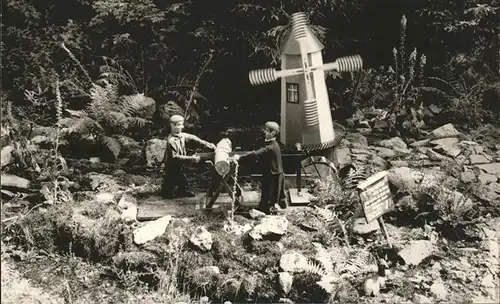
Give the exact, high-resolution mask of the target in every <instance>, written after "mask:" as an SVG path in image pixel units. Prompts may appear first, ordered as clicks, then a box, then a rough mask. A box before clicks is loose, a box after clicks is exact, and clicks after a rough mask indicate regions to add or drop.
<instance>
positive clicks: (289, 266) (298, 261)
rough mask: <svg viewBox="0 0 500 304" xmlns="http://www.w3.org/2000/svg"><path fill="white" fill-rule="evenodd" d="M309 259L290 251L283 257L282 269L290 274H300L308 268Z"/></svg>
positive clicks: (281, 260)
mask: <svg viewBox="0 0 500 304" xmlns="http://www.w3.org/2000/svg"><path fill="white" fill-rule="evenodd" d="M307 262H308V260H307V258H306V257H305V256H304V255H303V254H302V253H300V252H298V251H295V250H290V251H287V252H285V253H284V254H282V255H281V258H280V268H281V269H282V270H283V271H285V272H289V273H294V272H300V271H302V270H303V269H306V267H307Z"/></svg>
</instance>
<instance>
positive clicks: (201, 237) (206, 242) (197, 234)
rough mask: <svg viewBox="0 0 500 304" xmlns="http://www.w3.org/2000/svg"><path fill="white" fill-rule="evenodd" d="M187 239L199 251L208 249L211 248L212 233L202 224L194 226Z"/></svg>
mask: <svg viewBox="0 0 500 304" xmlns="http://www.w3.org/2000/svg"><path fill="white" fill-rule="evenodd" d="M189 241H190V242H191V244H193V245H194V246H196V247H197V248H198V249H200V250H201V251H209V250H210V249H212V244H213V239H212V234H211V233H210V232H209V231H208V230H207V229H206V228H205V227H203V226H199V227H197V228H196V230H195V231H194V232H193V234H192V235H191V237H190V238H189Z"/></svg>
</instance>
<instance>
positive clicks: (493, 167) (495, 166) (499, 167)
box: [476, 163, 500, 175]
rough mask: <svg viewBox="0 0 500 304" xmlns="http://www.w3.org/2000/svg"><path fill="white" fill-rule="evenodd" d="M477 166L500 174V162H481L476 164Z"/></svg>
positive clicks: (488, 171) (487, 171)
mask: <svg viewBox="0 0 500 304" xmlns="http://www.w3.org/2000/svg"><path fill="white" fill-rule="evenodd" d="M476 167H478V168H479V169H481V170H484V171H486V173H490V174H495V175H498V174H500V163H490V164H480V165H476Z"/></svg>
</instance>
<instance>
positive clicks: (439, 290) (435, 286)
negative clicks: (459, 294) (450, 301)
mask: <svg viewBox="0 0 500 304" xmlns="http://www.w3.org/2000/svg"><path fill="white" fill-rule="evenodd" d="M429 292H430V294H431V295H432V296H434V297H435V298H436V299H440V300H444V299H446V297H447V296H448V291H447V290H446V286H445V285H444V283H443V281H442V280H437V281H435V282H434V283H432V285H431V286H430V288H429Z"/></svg>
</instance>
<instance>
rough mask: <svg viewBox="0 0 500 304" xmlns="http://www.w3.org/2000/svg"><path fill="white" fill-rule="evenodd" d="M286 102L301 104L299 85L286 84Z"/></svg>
mask: <svg viewBox="0 0 500 304" xmlns="http://www.w3.org/2000/svg"><path fill="white" fill-rule="evenodd" d="M286 101H288V102H292V103H299V84H298V83H287V84H286Z"/></svg>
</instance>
